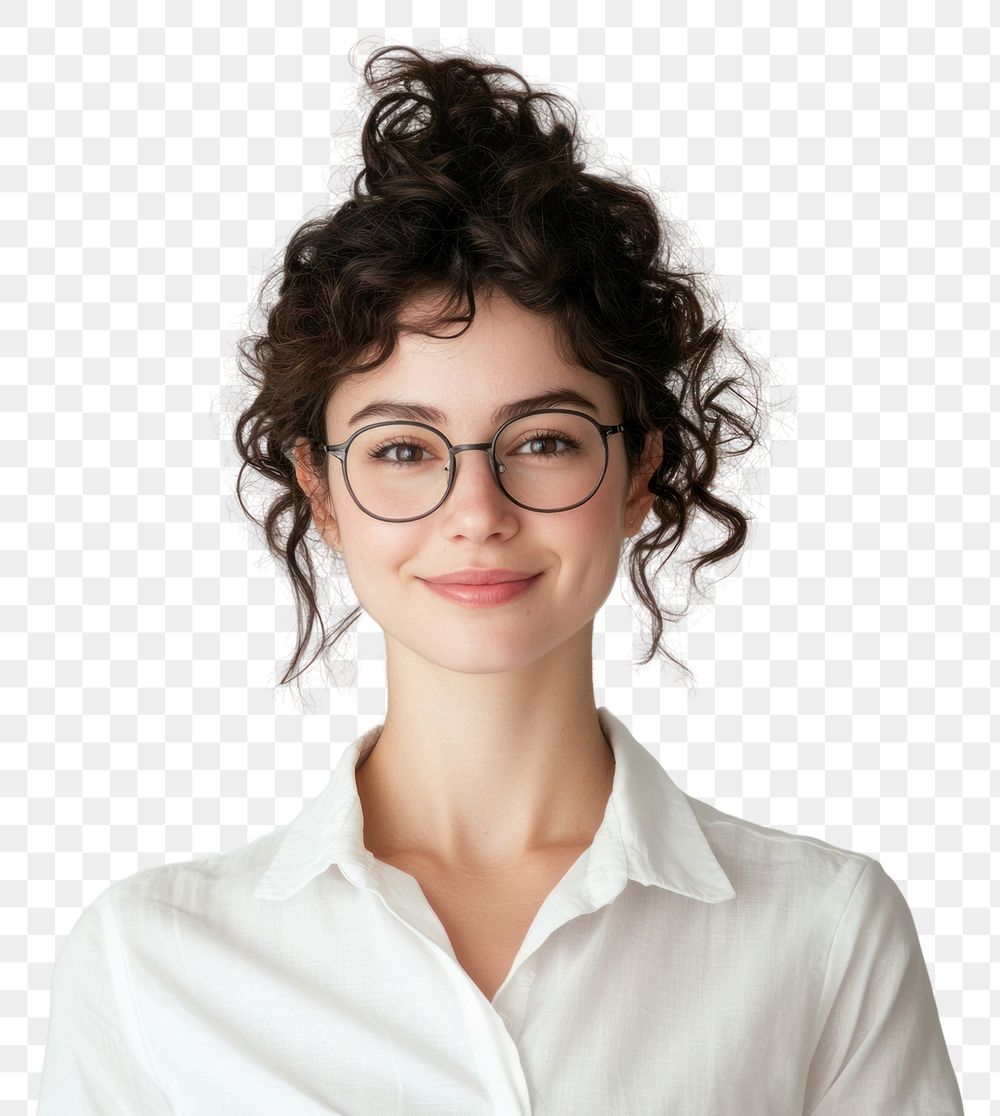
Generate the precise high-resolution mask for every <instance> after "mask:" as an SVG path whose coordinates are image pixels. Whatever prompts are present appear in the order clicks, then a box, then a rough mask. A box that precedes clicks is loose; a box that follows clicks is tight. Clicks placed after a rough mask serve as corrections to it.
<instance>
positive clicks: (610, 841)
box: [254, 705, 736, 903]
mask: <svg viewBox="0 0 1000 1116" xmlns="http://www.w3.org/2000/svg"><path fill="white" fill-rule="evenodd" d="M597 715H598V719H599V721H600V725H601V730H602V732H603V733H604V736H605V738H606V739H607V741H608V743H609V744H610V745H611V749H612V751H613V752H614V756H615V773H614V780H613V783H612V788H611V797H610V799H609V801H608V807H607V810H606V811H605V815H604V819H603V821H602V822H601V825H600V827H599V829H598V831H597V833H596V834H595V837H594V843H593V845H592V846H591V849H590V854H591V856H590V862H589V867H588V875H589V877H590V879H591V886H592V887H594V886H595V885H594V882H593V881H596V880H605V881H607V880H611V881H612V882H611V883H610V885H609V887H610V890H609V891H608V894H609V895H614V894H617V891H618V890H620V889H621V887H622V886H624V879H621V880H620V883H619V884H615V882H614V880H615V877H617V876H622V877H627V878H628V879H633V880H635V881H636V882H638V883H641V884H646V885H650V884H652V885H655V886H656V887H662V888H666V889H667V890H668V891H674V892H676V893H677V894H678V895H686V896H688V897H689V898H691V899H699V900H701V901H702V902H706V903H718V902H721V901H722V900H725V899H732V898H733V897H734V896H735V894H736V892H735V891H734V889H733V886H732V884H731V883H730V881H729V879H728V877H727V876H726V874H725V872H723V870H722V867H721V866H720V864H719V862H718V860H717V859H716V857H715V854H714V853H713V851H712V848H711V846H710V845H709V843H708V840H707V838H706V837H705V834H704V832H703V830H702V828H701V825H700V824H699V822H698V819H697V817H696V816H695V813H694V810H693V809H692V806H691V802H690V800H689V798H688V796H687V794H685V792H684V791H682V790H681V789H680V787H678V786H677V785H676V783H674V781H673V780H672V779H671V778H670V776H669V775H668V774H667V773H666V771H664V769H663V768H662V767H661V766H660V764H659V761H658V760H657V759H656V758H654V757H653V756H652V755H651V754H650V753H649V752H648V751H647V750H646V748H645V747H644V746H643V745H642V744H640V743H639V742H638V741H637V740H636V739H635V737H634V736H633V735H632V733H631V732H630V731H629V730H628V728H626V726H625V724H624V723H623V722H622V721H620V720H619V719H618V718H617V717H615V716H614V715H613V714H612V713H611V712H610V711H609V710H608V709H607V708H606V707H605V706H603V705H602V706H600V707H598V710H597ZM381 731H382V725H381V724H379V725H375V726H374V727H373V728H371V729H369V730H368V731H367V732H365V733H363V734H362V735H361V736H359V737H358V738H357V739H356V740H355V741H354V742H353V744H351V745H349V746H348V747H347V748H346V749H345V750H344V754H343V755H342V756H341V759H340V761H339V763H338V764H337V767H336V769H335V770H334V772H333V774H332V776H331V778H330V781H329V782H328V783H327V785H326V788H325V789H324V790H323V792H322V793H321V794H320V795H319V797H318V798H314V799H312V800H311V801H310V802H308V803H307V804H306V806H305V807H304V808H303V810H302V811H301V813H299V815H298V816H297V817H296V818H295V819H294V820H293V821H292V822H291V823H290V824H289V825H288V826H287V827H286V829H285V833H284V835H283V837H282V839H281V841H280V843H279V846H278V849H277V852H276V853H275V855H274V857H273V858H272V860H271V861H270V863H269V864H268V866H267V869H266V870H265V872H264V874H263V876H262V877H261V879H260V881H259V883H258V884H257V888H256V890H255V891H254V896H255V897H256V898H259V899H287V898H288V897H289V896H291V895H294V894H295V893H296V892H297V891H299V890H301V889H302V888H303V887H305V885H306V884H307V883H309V882H310V880H312V879H314V878H315V877H316V876H318V875H319V874H320V873H321V872H324V871H326V869H327V868H329V867H330V865H331V864H336V865H338V866H340V867H341V868H342V869H344V870H345V875H347V876H348V878H350V879H352V881H355V880H356V879H357V878H358V877H359V876H360V877H369V876H370V875H371V872H372V869H373V863H374V861H375V858H374V856H373V855H372V854H371V852H369V851H368V849H366V848H365V846H364V837H363V818H362V812H361V800H360V798H359V796H358V788H357V782H356V779H355V769H356V768H357V766H358V764H359V763H360V762H361V761H362V760H363V759H364V758H365V757H366V756H367V755H368V753H369V752H370V751H371V749H372V748H373V747H374V746H375V743H376V741H377V740H378V737H379V735H380V733H381Z"/></svg>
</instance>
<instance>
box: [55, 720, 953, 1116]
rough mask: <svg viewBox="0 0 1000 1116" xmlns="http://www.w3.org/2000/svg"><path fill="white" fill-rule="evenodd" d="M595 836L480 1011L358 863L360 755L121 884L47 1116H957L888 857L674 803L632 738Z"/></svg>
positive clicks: (927, 988) (75, 1013)
mask: <svg viewBox="0 0 1000 1116" xmlns="http://www.w3.org/2000/svg"><path fill="white" fill-rule="evenodd" d="M598 717H599V720H600V724H601V728H602V731H603V732H604V735H605V737H606V738H607V740H608V743H609V744H610V746H611V748H612V750H613V752H614V758H615V772H614V782H613V788H612V792H611V797H610V799H609V801H608V804H607V808H606V811H605V815H604V818H603V820H602V823H601V825H600V828H599V829H598V831H597V833H596V835H595V837H594V840H593V843H592V844H591V846H590V847H589V848H588V849H587V850H586V851H585V852H584V853H582V854H581V856H580V857H579V858H578V859H577V861H576V862H575V863H574V864H573V865H572V867H571V868H570V869H569V870H568V871H567V872H566V874H565V875H564V876H563V878H562V879H561V880H560V881H559V883H558V884H557V885H556V886H555V887H554V888H553V890H552V891H551V892H550V894H549V895H548V897H547V898H546V900H545V902H544V903H543V904H542V906H541V908H540V909H539V911H538V913H537V915H536V917H535V919H534V921H533V923H532V925H531V927H530V929H529V930H528V933H527V936H526V937H525V940H524V942H523V943H522V945H521V948H520V950H519V951H518V954H517V956H516V958H515V959H514V962H513V964H512V966H511V969H510V972H509V973H508V975H507V977H506V978H505V980H504V981H503V983H502V984H501V986H500V987H499V989H498V990H497V992H496V995H495V996H494V998H493V1000H492V1001H490V1000H488V999H487V998H486V996H485V995H483V993H482V992H481V991H480V989H479V988H478V987H477V986H476V985H475V984H474V983H473V981H472V980H471V978H470V977H469V976H468V974H467V973H466V972H465V971H464V970H463V969H462V968H461V966H460V965H459V963H458V961H457V960H456V957H455V953H454V951H453V949H452V947H451V944H450V942H449V940H448V936H447V934H446V932H445V930H444V927H443V926H442V924H441V922H440V920H439V919H438V917H437V915H436V914H435V913H434V911H433V909H432V908H431V906H430V904H429V903H428V902H427V899H426V898H425V896H424V894H423V892H422V891H421V889H420V886H419V884H418V883H417V881H416V879H415V878H414V877H413V876H411V875H409V874H408V873H406V872H403V871H402V870H400V869H398V868H396V867H394V866H392V865H389V864H385V863H383V862H381V861H379V860H376V859H375V858H374V857H373V856H372V854H371V853H370V852H369V851H368V850H367V849H366V848H365V846H364V843H363V828H362V823H363V819H362V813H361V803H360V799H359V797H358V793H357V784H356V781H355V769H356V767H357V765H358V763H360V762H361V760H362V759H363V758H364V757H365V756H366V755H367V753H368V751H369V750H370V749H371V748H372V747H373V746H374V745H375V743H376V741H377V739H378V735H379V732H380V731H381V728H382V726H381V725H377V726H375V727H374V728H372V729H370V730H369V731H368V732H366V733H364V734H363V735H362V736H361V737H359V738H358V739H357V740H356V741H355V742H354V743H353V744H352V745H350V746H349V747H348V748H347V749H346V750H345V752H344V754H343V756H342V758H341V759H340V761H339V763H338V765H337V766H336V769H335V770H334V771H333V773H332V775H331V778H330V780H329V782H328V784H327V786H326V789H325V790H324V791H323V792H322V793H321V794H320V795H319V797H317V798H315V799H313V800H311V801H309V802H308V803H307V804H306V806H305V807H304V808H303V809H302V811H301V812H300V813H299V815H298V816H297V817H296V818H295V819H294V820H293V821H292V822H290V823H289V824H287V825H283V826H280V827H278V828H276V829H274V830H273V831H272V832H270V833H268V834H266V835H265V836H263V837H261V838H259V839H257V840H255V841H252V842H250V843H249V844H247V845H245V846H243V847H241V848H238V849H236V850H234V851H231V852H226V853H221V854H219V855H215V856H209V857H203V858H200V859H196V860H191V861H185V862H180V863H174V864H167V865H163V866H158V867H154V868H148V869H145V870H142V871H139V872H136V873H134V874H133V875H131V876H128V877H126V878H125V879H123V880H120V881H118V882H116V883H113V884H111V885H110V886H109V887H108V888H107V889H106V890H105V891H103V892H102V893H101V894H100V895H98V896H97V898H96V899H95V900H94V901H93V902H91V903H90V905H89V906H88V907H86V908H85V909H84V911H83V913H82V914H81V915H80V917H79V919H78V921H77V922H76V924H75V925H74V927H73V929H72V930H71V932H70V934H69V936H68V937H67V939H66V941H65V942H64V943H63V945H62V948H61V950H60V952H59V955H58V957H57V960H56V965H55V968H54V973H53V983H52V993H51V1006H50V1018H49V1033H48V1044H47V1047H46V1051H45V1057H44V1064H43V1072H42V1082H41V1094H40V1101H39V1106H38V1109H37V1111H38V1114H39V1116H118V1114H121V1116H181V1114H183V1116H236V1114H239V1116H274V1114H275V1113H282V1114H288V1116H320V1114H323V1116H330V1114H331V1113H333V1114H341V1116H372V1114H383V1113H385V1114H399V1116H403V1114H405V1116H413V1114H415V1113H422V1112H426V1113H434V1114H435V1116H446V1114H454V1116H477V1114H484V1116H485V1114H487V1113H488V1114H494V1116H528V1114H529V1113H530V1114H533V1116H542V1114H556V1113H560V1114H574V1116H580V1114H581V1113H583V1114H586V1113H593V1114H595V1116H597V1114H600V1116H607V1114H608V1113H629V1114H647V1113H648V1114H654V1113H672V1114H691V1116H702V1114H704V1116H709V1114H710V1116H725V1114H733V1116H737V1114H738V1116H755V1114H760V1116H782V1114H795V1116H800V1114H801V1116H834V1114H838V1116H839V1114H847V1113H850V1114H854V1116H876V1114H879V1113H886V1114H888V1113H891V1114H892V1116H918V1114H920V1116H927V1114H929V1113H934V1114H935V1116H952V1114H955V1113H959V1114H960V1113H962V1111H963V1109H962V1101H961V1098H960V1095H959V1090H958V1085H957V1079H956V1075H955V1071H954V1069H953V1067H952V1064H951V1062H950V1060H949V1055H948V1049H947V1046H946V1044H945V1040H944V1036H943V1032H942V1028H941V1023H940V1019H939V1016H938V1011H937V1006H936V1003H935V999H934V994H933V990H932V987H931V983H930V980H929V976H928V971H927V966H926V964H925V961H924V958H923V955H922V953H921V949H920V942H919V938H918V936H917V932H916V928H915V925H914V921H913V916H912V913H911V911H910V909H909V906H908V905H907V902H906V899H905V898H904V896H903V894H902V892H901V891H900V889H899V887H898V886H897V885H896V883H895V882H894V881H893V880H892V879H891V878H890V877H889V876H888V875H887V874H886V872H885V871H884V870H883V868H882V866H881V864H880V863H879V862H878V860H876V859H873V858H872V857H869V856H866V855H863V854H861V853H856V852H852V851H850V850H847V849H842V848H837V847H835V846H833V845H830V844H828V843H826V842H824V841H821V840H818V839H816V838H812V837H806V836H800V835H793V834H789V833H786V832H784V831H782V830H778V829H774V828H770V827H767V826H763V825H758V824H755V823H752V822H749V821H745V820H742V819H740V818H737V817H734V816H732V815H729V814H725V813H723V812H722V811H720V810H717V809H715V808H714V807H712V806H710V805H708V804H707V803H704V802H701V801H699V800H697V799H695V798H692V797H690V796H688V795H687V794H685V793H684V792H683V791H682V790H681V789H680V788H679V787H678V786H677V785H676V784H675V783H674V781H673V780H672V779H671V778H670V777H669V775H668V774H667V773H666V771H665V770H664V769H663V767H662V766H661V765H660V763H659V761H658V760H657V759H656V758H654V756H653V755H652V754H651V753H650V752H649V751H648V750H647V749H646V747H645V746H643V745H642V744H640V743H639V742H638V741H637V740H636V739H635V737H633V735H632V734H631V732H630V731H629V730H628V728H627V727H626V726H625V724H624V723H623V722H622V721H621V720H619V719H618V718H617V717H615V716H614V715H613V714H611V713H610V712H609V711H608V709H607V708H606V707H604V706H601V707H599V709H598Z"/></svg>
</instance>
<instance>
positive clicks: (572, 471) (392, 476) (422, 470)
mask: <svg viewBox="0 0 1000 1116" xmlns="http://www.w3.org/2000/svg"><path fill="white" fill-rule="evenodd" d="M625 429H626V424H625V423H624V422H620V423H615V424H613V425H608V424H605V423H600V422H597V421H596V420H595V419H593V418H591V417H590V415H586V414H584V413H583V412H582V411H572V410H561V409H554V410H544V411H531V412H530V413H528V414H526V415H520V416H519V417H517V418H513V419H510V420H508V421H507V422H505V423H504V424H503V425H502V426H501V427H500V429H499V430H497V432H496V434H494V435H493V438H492V440H491V441H489V442H468V443H466V444H465V445H458V446H453V445H452V444H451V442H449V441H448V439H447V438H446V437H445V436H444V434H442V433H441V431H440V430H437V429H436V428H435V427H433V426H429V425H428V424H427V423H424V422H395V421H388V422H376V423H372V424H371V425H370V426H365V427H362V428H361V429H360V430H357V431H355V432H354V433H353V434H352V435H351V437H350V438H348V439H347V441H346V442H338V443H337V444H336V445H330V446H328V445H323V444H322V443H321V442H317V443H315V445H316V447H317V448H318V449H323V450H325V451H326V452H327V453H330V454H333V456H334V457H337V458H339V459H340V465H341V469H342V471H343V476H344V483H345V484H346V485H347V490H348V491H349V492H350V494H351V498H352V499H353V500H354V502H355V503H356V504H357V505H358V507H359V508H360V509H361V510H362V511H363V512H365V514H366V515H370V516H371V517H372V518H373V519H379V520H382V521H383V522H386V523H409V522H411V521H412V520H415V519H423V518H424V516H427V515H430V514H431V513H432V512H434V511H437V509H438V508H439V507H440V506H441V505H442V504H443V503H444V502H445V500H446V499H447V498H448V496H449V494H450V493H451V490H452V487H453V486H454V483H455V474H456V460H455V458H456V455H457V454H459V453H461V452H462V451H463V450H485V451H487V453H488V455H489V463H490V470H491V472H492V473H493V479H494V480H495V481H496V483H497V485H498V487H499V488H500V490H501V491H502V492H503V493H504V495H505V496H506V497H507V498H508V499H509V500H511V501H512V502H513V503H515V504H517V506H518V507H521V508H525V509H526V510H527V511H537V512H558V511H569V510H570V509H571V508H576V507H579V506H580V505H581V504H584V503H586V502H587V500H589V499H590V498H591V496H593V495H594V493H595V492H596V491H597V490H598V488H600V486H601V482H602V481H603V480H604V475H605V473H606V472H607V467H608V438H609V436H610V435H612V434H619V433H621V432H622V431H624V430H625ZM559 444H562V445H563V446H564V447H565V448H564V449H555V450H553V451H551V452H537V453H536V452H534V450H535V448H536V447H539V446H541V447H546V448H547V447H549V446H557V445H559ZM525 447H528V452H522V451H523V450H524V448H525ZM400 451H401V452H402V453H403V456H402V457H400V456H389V455H390V454H393V453H398V452H400Z"/></svg>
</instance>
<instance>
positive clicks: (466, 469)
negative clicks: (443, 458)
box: [445, 442, 511, 504]
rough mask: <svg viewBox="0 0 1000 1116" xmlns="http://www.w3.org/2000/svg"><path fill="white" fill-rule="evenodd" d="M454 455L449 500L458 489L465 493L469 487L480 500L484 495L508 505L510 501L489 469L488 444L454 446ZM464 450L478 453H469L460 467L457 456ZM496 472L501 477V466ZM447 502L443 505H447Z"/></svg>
mask: <svg viewBox="0 0 1000 1116" xmlns="http://www.w3.org/2000/svg"><path fill="white" fill-rule="evenodd" d="M454 448H455V455H454V460H453V465H452V468H453V469H454V470H455V475H454V477H453V478H452V483H451V491H450V492H449V494H448V499H449V500H450V499H451V498H452V497H453V496H454V495H455V493H456V490H457V489H458V488H460V487H462V488H463V493H464V492H465V487H467V486H469V485H471V486H472V492H473V493H474V494H477V495H478V497H479V498H482V497H483V495H484V494H486V495H488V497H489V499H491V500H494V501H495V500H497V499H500V500H502V501H503V502H504V503H505V504H510V503H511V501H510V500H508V499H507V494H506V493H505V492H504V491H503V489H502V488H501V486H500V484H499V483H498V481H497V478H496V477H494V475H493V469H492V468H491V467H490V443H489V442H486V443H470V444H468V445H464V446H455V447H454ZM466 450H474V451H479V452H475V453H470V454H469V455H468V456H467V457H465V458H462V460H461V465H460V464H459V454H460V453H463V452H464V451H466ZM497 472H498V473H500V475H501V476H502V470H501V466H500V465H499V464H498V465H497ZM447 502H448V501H447V500H446V501H445V503H446V504H447Z"/></svg>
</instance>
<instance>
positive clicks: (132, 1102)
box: [36, 885, 173, 1116]
mask: <svg viewBox="0 0 1000 1116" xmlns="http://www.w3.org/2000/svg"><path fill="white" fill-rule="evenodd" d="M113 887H114V885H112V887H110V888H108V890H107V891H104V892H102V893H101V894H100V895H99V896H98V897H97V898H96V899H95V900H94V901H93V902H92V903H91V904H90V906H88V907H86V908H85V909H84V911H83V913H82V914H81V915H80V917H79V919H77V921H76V923H75V924H74V926H73V929H72V930H71V931H70V933H69V936H68V937H67V938H66V941H65V942H64V943H63V945H62V948H61V950H60V952H59V955H58V956H57V958H56V962H55V966H54V968H53V973H52V988H51V993H50V1000H49V1005H50V1006H49V1031H48V1041H47V1044H46V1047H45V1057H44V1061H43V1064H42V1080H41V1086H40V1094H39V1101H38V1108H37V1110H36V1111H37V1116H70V1114H72V1116H171V1114H172V1112H173V1109H172V1107H171V1105H170V1103H169V1101H168V1099H167V1096H166V1094H165V1093H164V1091H163V1089H162V1088H161V1086H160V1084H159V1083H158V1082H157V1080H156V1077H155V1074H154V1072H153V1071H152V1068H151V1065H150V1061H149V1058H148V1057H147V1055H146V1051H145V1045H144V1041H143V1038H142V1033H141V1029H140V1026H139V1020H138V1017H137V1015H136V1009H135V1002H134V999H133V991H132V986H131V982H130V978H129V973H128V969H127V960H126V957H125V948H124V943H123V941H122V939H121V936H120V934H119V932H118V929H117V923H116V921H115V916H114V902H115V896H114V895H113V894H112V891H113Z"/></svg>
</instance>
